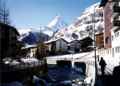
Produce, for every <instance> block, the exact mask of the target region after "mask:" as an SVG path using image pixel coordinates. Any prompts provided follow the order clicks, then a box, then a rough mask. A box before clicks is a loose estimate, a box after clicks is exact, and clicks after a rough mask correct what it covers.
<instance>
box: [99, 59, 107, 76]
mask: <svg viewBox="0 0 120 86" xmlns="http://www.w3.org/2000/svg"><path fill="white" fill-rule="evenodd" d="M99 65H100V66H101V72H102V76H103V75H104V74H105V67H106V65H107V64H106V62H105V60H104V59H103V57H101V60H100V63H99Z"/></svg>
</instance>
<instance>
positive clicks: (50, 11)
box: [6, 0, 101, 29]
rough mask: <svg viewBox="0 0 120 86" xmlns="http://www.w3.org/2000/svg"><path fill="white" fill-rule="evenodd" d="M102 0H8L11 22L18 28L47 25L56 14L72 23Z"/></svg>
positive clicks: (66, 21)
mask: <svg viewBox="0 0 120 86" xmlns="http://www.w3.org/2000/svg"><path fill="white" fill-rule="evenodd" d="M100 1H101V0H6V2H7V7H8V8H9V11H10V20H11V24H12V25H14V26H15V27H17V28H22V29H25V28H39V27H40V26H46V25H47V24H48V23H49V22H50V21H51V20H52V19H53V18H54V17H55V16H58V15H59V16H61V18H62V20H63V21H64V22H65V23H67V24H71V23H72V22H73V21H74V20H75V19H76V18H77V17H79V16H80V14H81V13H82V12H83V11H84V9H85V8H87V7H89V6H90V5H92V4H94V3H97V2H100Z"/></svg>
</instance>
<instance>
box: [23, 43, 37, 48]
mask: <svg viewBox="0 0 120 86" xmlns="http://www.w3.org/2000/svg"><path fill="white" fill-rule="evenodd" d="M33 47H37V45H35V44H34V45H28V44H27V45H25V47H22V49H27V48H33Z"/></svg>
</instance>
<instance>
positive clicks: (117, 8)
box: [113, 2, 120, 13]
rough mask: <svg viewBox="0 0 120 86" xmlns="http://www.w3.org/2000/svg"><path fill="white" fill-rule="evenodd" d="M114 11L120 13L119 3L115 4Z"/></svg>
mask: <svg viewBox="0 0 120 86" xmlns="http://www.w3.org/2000/svg"><path fill="white" fill-rule="evenodd" d="M113 11H114V12H118V13H119V11H120V6H119V3H118V2H115V4H114V6H113Z"/></svg>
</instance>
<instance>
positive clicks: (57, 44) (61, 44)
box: [45, 38, 68, 52]
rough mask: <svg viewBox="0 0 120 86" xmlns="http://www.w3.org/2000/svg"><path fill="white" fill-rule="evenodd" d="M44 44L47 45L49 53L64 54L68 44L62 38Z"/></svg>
mask: <svg viewBox="0 0 120 86" xmlns="http://www.w3.org/2000/svg"><path fill="white" fill-rule="evenodd" d="M45 44H47V45H48V48H49V51H50V52H51V51H52V52H59V51H60V52H65V51H67V49H68V42H67V41H66V40H65V39H63V38H59V39H51V40H49V41H47V42H45Z"/></svg>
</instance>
